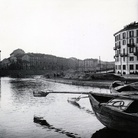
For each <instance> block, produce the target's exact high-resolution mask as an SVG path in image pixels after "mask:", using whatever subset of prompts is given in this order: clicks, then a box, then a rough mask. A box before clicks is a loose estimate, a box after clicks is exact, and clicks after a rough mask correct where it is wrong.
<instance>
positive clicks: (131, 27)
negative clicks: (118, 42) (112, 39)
mask: <svg viewBox="0 0 138 138" xmlns="http://www.w3.org/2000/svg"><path fill="white" fill-rule="evenodd" d="M136 28H138V22H132V23H130V24H128V25H126V26H124V28H123V29H121V30H120V31H118V32H116V33H115V34H114V36H115V35H116V34H118V33H120V32H122V31H125V30H131V29H136Z"/></svg>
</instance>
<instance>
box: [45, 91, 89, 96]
mask: <svg viewBox="0 0 138 138" xmlns="http://www.w3.org/2000/svg"><path fill="white" fill-rule="evenodd" d="M46 93H58V94H60V93H61V94H86V95H88V94H89V92H74V91H46Z"/></svg>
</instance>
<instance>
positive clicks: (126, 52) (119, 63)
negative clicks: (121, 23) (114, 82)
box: [114, 22, 138, 75]
mask: <svg viewBox="0 0 138 138" xmlns="http://www.w3.org/2000/svg"><path fill="white" fill-rule="evenodd" d="M114 37H115V47H114V50H115V55H114V58H115V72H116V73H117V74H121V75H123V74H138V23H137V22H134V23H131V24H129V25H126V26H125V27H124V28H123V29H121V30H120V31H118V32H116V33H115V34H114Z"/></svg>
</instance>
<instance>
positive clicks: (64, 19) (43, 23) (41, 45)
mask: <svg viewBox="0 0 138 138" xmlns="http://www.w3.org/2000/svg"><path fill="white" fill-rule="evenodd" d="M134 21H136V22H137V21H138V0H0V50H1V59H4V58H8V57H9V56H10V54H11V53H12V52H13V51H14V50H16V49H18V48H20V49H23V50H24V51H25V52H26V53H28V52H33V53H43V54H51V55H55V56H59V57H65V58H70V57H76V58H78V59H86V58H97V59H98V58H99V57H100V59H101V60H104V61H114V58H113V56H114V50H113V47H114V36H113V34H115V33H116V32H118V31H119V30H121V29H122V28H123V27H124V26H125V25H127V24H129V23H132V22H134Z"/></svg>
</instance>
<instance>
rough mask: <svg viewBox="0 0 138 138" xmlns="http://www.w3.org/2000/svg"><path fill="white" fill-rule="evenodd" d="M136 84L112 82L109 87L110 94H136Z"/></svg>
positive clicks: (137, 89) (137, 90)
mask: <svg viewBox="0 0 138 138" xmlns="http://www.w3.org/2000/svg"><path fill="white" fill-rule="evenodd" d="M136 86H138V82H135V83H130V84H125V83H124V82H121V81H114V82H113V83H112V84H111V85H110V92H111V93H130V94H132V93H138V87H136Z"/></svg>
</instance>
